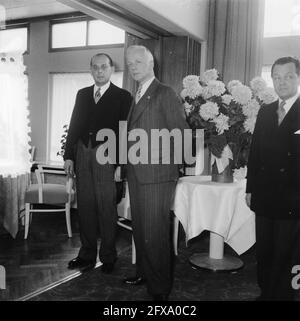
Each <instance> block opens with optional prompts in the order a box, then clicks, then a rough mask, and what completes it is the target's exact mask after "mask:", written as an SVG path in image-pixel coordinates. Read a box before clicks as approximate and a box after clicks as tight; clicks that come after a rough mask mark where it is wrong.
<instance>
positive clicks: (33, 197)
mask: <svg viewBox="0 0 300 321" xmlns="http://www.w3.org/2000/svg"><path fill="white" fill-rule="evenodd" d="M44 167H45V166H44ZM44 167H43V166H42V165H38V168H37V169H36V170H35V174H36V178H37V184H30V185H29V186H28V188H27V190H26V192H25V234H24V239H27V236H28V230H29V225H30V221H31V215H32V213H34V212H65V215H66V225H67V231H68V236H69V237H72V229H71V217H70V212H71V203H72V201H73V200H74V198H75V192H74V190H73V188H72V187H73V179H72V178H70V177H69V178H67V177H66V183H65V184H64V185H63V184H53V183H45V176H44V174H45V173H47V174H55V175H64V176H66V174H65V172H64V171H60V170H49V169H45V168H44ZM33 204H46V205H60V206H62V207H63V208H58V209H56V208H51V209H50V208H48V209H44V208H42V209H40V208H38V209H33Z"/></svg>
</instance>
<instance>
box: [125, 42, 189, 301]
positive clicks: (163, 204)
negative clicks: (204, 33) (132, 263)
mask: <svg viewBox="0 0 300 321" xmlns="http://www.w3.org/2000/svg"><path fill="white" fill-rule="evenodd" d="M126 58H127V65H128V68H129V72H130V74H131V76H132V78H133V79H134V80H136V81H137V82H138V85H139V88H138V91H137V95H136V99H135V101H134V102H133V104H132V106H131V109H130V111H129V115H128V118H127V120H128V131H129V133H130V131H132V130H135V129H142V130H143V131H144V132H146V133H147V136H148V138H150V137H151V132H152V131H153V129H156V130H162V129H167V130H169V131H172V130H173V129H179V130H180V131H181V133H182V134H183V130H184V129H188V128H189V126H188V124H187V123H186V121H185V117H184V111H183V106H182V103H181V101H180V98H179V97H178V96H177V95H176V93H175V92H174V90H173V89H172V88H170V87H169V86H167V85H165V84H162V83H161V82H159V81H158V80H157V79H156V78H155V75H154V71H153V67H154V62H153V56H152V54H151V52H150V51H149V50H148V49H147V48H145V47H143V46H131V47H129V48H128V49H127V53H126ZM130 143H131V142H129V143H128V147H129V153H130V146H132V145H130ZM174 150H176V146H174V144H171V147H170V149H169V150H165V149H163V148H161V146H154V147H153V146H150V141H149V140H148V156H149V157H148V163H147V164H146V163H143V164H141V163H137V164H133V162H130V159H129V163H128V164H127V179H128V186H129V194H130V206H131V215H132V224H133V236H134V241H135V245H136V254H137V263H136V275H135V276H134V277H128V278H126V279H125V280H124V282H125V283H126V284H131V285H138V284H142V283H144V282H146V283H147V290H148V293H149V294H150V295H151V296H152V298H153V299H154V300H155V301H162V300H164V301H165V300H167V299H168V296H169V294H170V291H171V288H172V260H171V244H170V208H171V206H172V199H173V195H174V192H175V187H176V182H177V179H178V174H179V167H178V165H177V164H176V162H175V161H174V158H172V155H174ZM151 153H152V154H151ZM154 154H155V155H154ZM156 157H157V159H155V158H156ZM168 157H170V162H169V163H168V164H165V162H164V161H163V160H164V159H166V158H168Z"/></svg>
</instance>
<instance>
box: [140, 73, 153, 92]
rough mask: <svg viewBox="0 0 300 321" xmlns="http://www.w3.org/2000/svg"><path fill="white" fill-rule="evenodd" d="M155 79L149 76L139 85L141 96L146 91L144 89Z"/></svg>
mask: <svg viewBox="0 0 300 321" xmlns="http://www.w3.org/2000/svg"><path fill="white" fill-rule="evenodd" d="M154 79H155V77H154V76H153V77H151V78H150V79H148V80H147V81H146V82H144V83H143V84H142V85H141V96H142V95H143V94H144V93H145V92H146V90H147V89H148V88H149V87H150V85H151V83H152V81H153V80H154Z"/></svg>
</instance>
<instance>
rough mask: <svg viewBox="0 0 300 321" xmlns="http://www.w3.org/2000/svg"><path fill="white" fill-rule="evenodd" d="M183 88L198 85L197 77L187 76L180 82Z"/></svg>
mask: <svg viewBox="0 0 300 321" xmlns="http://www.w3.org/2000/svg"><path fill="white" fill-rule="evenodd" d="M182 84H183V88H190V87H195V86H197V85H199V76H196V75H188V76H186V77H184V78H183V80H182Z"/></svg>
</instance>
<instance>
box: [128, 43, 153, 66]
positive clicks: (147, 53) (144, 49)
mask: <svg viewBox="0 0 300 321" xmlns="http://www.w3.org/2000/svg"><path fill="white" fill-rule="evenodd" d="M131 51H142V52H143V53H144V54H145V56H146V57H147V60H148V62H150V61H154V58H153V55H152V53H151V51H150V50H149V49H148V48H147V47H145V46H139V45H132V46H129V47H128V48H127V51H126V54H128V53H129V52H131Z"/></svg>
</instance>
